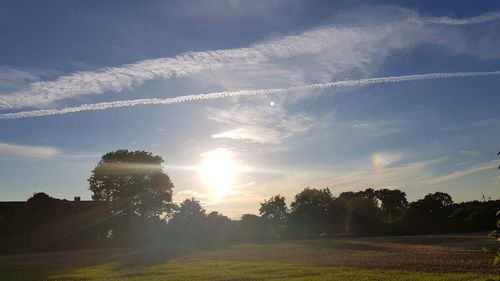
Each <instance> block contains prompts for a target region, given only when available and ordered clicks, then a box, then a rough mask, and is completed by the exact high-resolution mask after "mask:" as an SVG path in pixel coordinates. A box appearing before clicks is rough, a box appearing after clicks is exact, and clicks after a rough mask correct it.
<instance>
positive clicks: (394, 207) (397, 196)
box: [375, 188, 409, 222]
mask: <svg viewBox="0 0 500 281" xmlns="http://www.w3.org/2000/svg"><path fill="white" fill-rule="evenodd" d="M375 196H376V198H377V199H378V200H380V202H381V206H380V207H381V209H382V212H383V213H384V215H385V217H386V220H387V221H389V222H391V221H394V220H395V219H397V218H399V217H400V216H401V214H402V211H403V210H404V209H406V208H408V206H409V204H408V201H407V200H406V193H404V192H403V191H401V190H398V189H394V190H390V189H386V188H384V189H380V190H377V191H375Z"/></svg>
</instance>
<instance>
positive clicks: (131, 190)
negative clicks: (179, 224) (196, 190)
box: [88, 149, 174, 219]
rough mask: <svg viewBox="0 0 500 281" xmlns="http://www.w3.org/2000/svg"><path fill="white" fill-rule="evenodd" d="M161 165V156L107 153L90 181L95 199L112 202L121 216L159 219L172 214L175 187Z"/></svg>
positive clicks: (134, 152) (125, 151)
mask: <svg viewBox="0 0 500 281" xmlns="http://www.w3.org/2000/svg"><path fill="white" fill-rule="evenodd" d="M162 162H163V159H162V158H161V157H160V156H158V155H153V154H152V153H150V152H146V151H142V150H138V151H128V150H126V149H122V150H117V151H112V152H109V153H106V154H104V155H103V156H102V157H101V160H100V161H99V163H98V164H97V166H96V167H95V168H94V170H92V175H91V176H90V178H89V179H88V181H89V183H90V190H91V191H92V192H93V194H92V199H93V200H97V201H108V202H110V203H111V206H112V212H113V214H114V215H116V216H118V217H126V218H139V219H158V218H160V217H161V216H162V215H164V214H166V213H170V212H171V211H172V204H171V202H172V188H173V187H174V185H173V184H172V182H171V181H170V178H169V177H168V176H167V175H166V174H165V173H164V172H163V170H162Z"/></svg>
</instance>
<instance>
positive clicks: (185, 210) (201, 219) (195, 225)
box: [169, 198, 207, 240]
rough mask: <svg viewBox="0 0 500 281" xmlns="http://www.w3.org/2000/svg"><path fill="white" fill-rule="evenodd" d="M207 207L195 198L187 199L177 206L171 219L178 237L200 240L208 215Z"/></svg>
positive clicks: (170, 223) (171, 224) (170, 222)
mask: <svg viewBox="0 0 500 281" xmlns="http://www.w3.org/2000/svg"><path fill="white" fill-rule="evenodd" d="M205 212H206V211H205V209H204V208H203V207H202V206H201V204H200V201H198V200H196V199H194V198H188V199H185V200H184V201H183V202H182V203H181V204H180V205H179V208H177V211H176V212H175V213H174V214H173V216H172V218H171V219H170V221H169V225H170V226H171V227H172V228H173V230H174V232H175V235H176V238H177V239H183V240H200V239H202V236H203V235H205V233H203V231H202V230H203V226H204V224H205V219H206V217H207V215H206V213H205Z"/></svg>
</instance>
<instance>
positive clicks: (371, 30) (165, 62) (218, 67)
mask: <svg viewBox="0 0 500 281" xmlns="http://www.w3.org/2000/svg"><path fill="white" fill-rule="evenodd" d="M388 12H389V13H390V14H391V17H387V16H386V15H387V14H388ZM356 13H358V15H357V16H358V17H359V16H360V15H359V12H356V11H352V10H347V11H342V13H340V12H339V15H341V16H343V17H349V15H350V14H353V15H356ZM362 15H363V18H362V19H363V21H360V22H362V24H359V25H358V26H352V25H351V26H348V25H344V26H323V27H319V28H316V29H313V30H309V31H306V32H303V33H300V34H297V35H288V36H284V37H280V38H277V39H273V40H269V41H267V42H264V43H259V44H254V45H251V46H249V47H246V48H238V49H227V50H213V51H202V52H188V53H183V54H180V55H178V56H176V57H168V58H158V59H151V60H144V61H139V62H136V63H133V64H128V65H123V66H118V67H107V68H103V69H99V70H96V71H81V72H75V73H72V74H68V75H64V76H61V77H59V78H58V79H56V80H54V81H37V82H33V83H31V84H30V85H29V88H28V89H25V90H20V91H16V92H13V93H10V94H6V95H0V108H3V109H8V108H10V109H13V108H21V107H28V106H31V107H43V106H46V105H49V104H51V103H53V102H55V101H59V100H63V99H67V98H74V97H77V96H81V95H90V94H102V93H106V92H120V91H122V90H124V89H130V88H133V87H136V86H140V85H141V84H143V83H144V82H146V81H149V80H153V79H159V78H175V77H182V76H190V77H193V76H199V77H200V78H199V79H208V80H209V81H210V82H212V83H215V84H221V85H222V86H225V87H231V86H233V87H234V86H237V87H241V85H244V86H248V87H250V86H251V85H254V86H255V85H259V87H276V84H279V86H280V87H289V86H290V85H297V84H301V83H316V82H328V81H331V80H332V78H337V79H338V78H340V79H342V78H345V77H353V76H354V74H357V75H356V76H359V74H361V75H368V74H371V73H373V72H374V70H376V69H377V68H378V66H379V65H380V64H381V63H383V62H384V60H385V59H386V58H387V57H388V56H390V55H391V54H393V53H394V52H396V51H399V50H407V49H411V48H414V47H417V46H420V45H424V44H426V45H435V46H440V47H441V48H442V49H443V50H445V51H448V52H451V53H456V54H470V55H474V56H479V57H495V58H497V57H499V56H500V51H499V50H500V48H498V46H499V44H500V42H498V40H497V39H495V38H497V37H498V36H496V34H494V32H493V33H489V34H488V35H486V37H485V38H483V37H480V36H479V35H477V32H474V33H471V32H468V31H467V29H458V28H450V27H448V26H446V25H443V24H435V23H432V20H431V21H429V18H423V17H420V16H419V15H418V14H416V13H415V12H412V11H410V10H407V9H402V8H395V7H389V8H388V7H387V6H385V7H374V8H371V9H366V10H365V11H364V12H363V14H362ZM381 15H384V16H381ZM476 18H479V19H480V20H478V19H475V18H472V19H469V22H470V23H479V22H482V21H484V19H485V18H486V19H488V21H489V20H493V19H496V16H491V15H482V16H478V17H476ZM435 21H437V20H435ZM444 21H445V20H441V22H444ZM448 21H450V20H448ZM460 21H461V22H463V23H464V24H465V23H467V19H462V20H460ZM363 22H364V24H363ZM471 36H476V37H471ZM477 36H479V37H480V38H477ZM224 77H225V78H224ZM271 77H272V78H271ZM338 80H339V79H338Z"/></svg>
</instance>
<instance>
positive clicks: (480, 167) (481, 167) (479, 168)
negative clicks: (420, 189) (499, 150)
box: [425, 161, 497, 185]
mask: <svg viewBox="0 0 500 281" xmlns="http://www.w3.org/2000/svg"><path fill="white" fill-rule="evenodd" d="M496 168H497V166H496V165H495V163H494V162H493V161H490V162H486V163H483V164H476V165H473V166H471V167H469V168H466V169H463V170H457V171H454V172H452V173H450V174H447V175H444V176H438V177H434V178H431V179H428V180H426V181H425V184H427V185H438V184H442V183H445V182H449V181H452V180H455V179H458V178H461V177H465V176H468V175H472V174H475V173H479V172H483V171H487V170H492V169H496Z"/></svg>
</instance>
